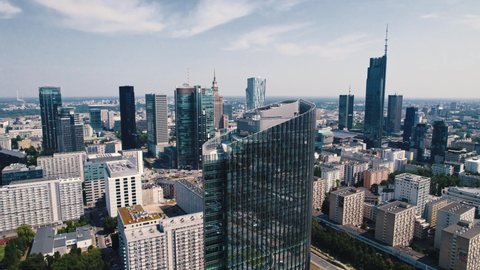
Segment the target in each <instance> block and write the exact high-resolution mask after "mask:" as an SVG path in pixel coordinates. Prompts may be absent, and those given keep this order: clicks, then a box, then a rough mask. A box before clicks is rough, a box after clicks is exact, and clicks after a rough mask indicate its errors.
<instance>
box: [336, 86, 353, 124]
mask: <svg viewBox="0 0 480 270" xmlns="http://www.w3.org/2000/svg"><path fill="white" fill-rule="evenodd" d="M353 99H354V96H353V95H350V94H348V95H340V99H339V102H338V129H340V130H342V129H344V128H347V129H352V127H353Z"/></svg>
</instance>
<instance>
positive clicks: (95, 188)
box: [83, 153, 122, 207]
mask: <svg viewBox="0 0 480 270" xmlns="http://www.w3.org/2000/svg"><path fill="white" fill-rule="evenodd" d="M121 159H122V156H121V155H120V154H118V153H114V154H103V155H100V154H97V155H88V156H87V160H85V162H84V163H83V173H84V180H85V181H84V183H83V186H84V191H85V202H84V203H85V205H86V206H87V207H93V206H95V204H96V203H97V201H98V200H100V199H101V198H103V197H104V196H105V167H106V166H107V165H106V164H105V163H106V162H107V161H114V160H121Z"/></svg>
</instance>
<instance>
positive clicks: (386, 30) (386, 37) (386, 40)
mask: <svg viewBox="0 0 480 270" xmlns="http://www.w3.org/2000/svg"><path fill="white" fill-rule="evenodd" d="M387 47H388V24H387V28H386V29H385V55H387Z"/></svg>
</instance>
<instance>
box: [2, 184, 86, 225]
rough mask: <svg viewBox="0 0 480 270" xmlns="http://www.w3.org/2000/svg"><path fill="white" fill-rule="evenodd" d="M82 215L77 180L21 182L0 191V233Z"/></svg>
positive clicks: (81, 203) (79, 186) (4, 187)
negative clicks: (26, 225) (21, 226)
mask: <svg viewBox="0 0 480 270" xmlns="http://www.w3.org/2000/svg"><path fill="white" fill-rule="evenodd" d="M82 215H83V199H82V181H81V180H80V178H70V179H56V180H43V179H40V180H24V181H21V182H12V183H10V184H9V185H5V186H2V187H0V232H3V231H10V230H15V229H16V228H17V227H18V226H20V225H21V224H28V225H31V226H34V227H37V226H41V225H46V224H54V223H61V222H63V221H67V220H73V219H79V218H80V216H82Z"/></svg>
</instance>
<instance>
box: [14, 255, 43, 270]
mask: <svg viewBox="0 0 480 270" xmlns="http://www.w3.org/2000/svg"><path fill="white" fill-rule="evenodd" d="M20 269H21V270H31V269H35V270H47V269H48V267H47V263H46V262H45V259H44V258H43V255H42V254H33V255H31V256H30V257H28V258H27V259H26V260H25V261H23V262H21V263H20Z"/></svg>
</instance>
